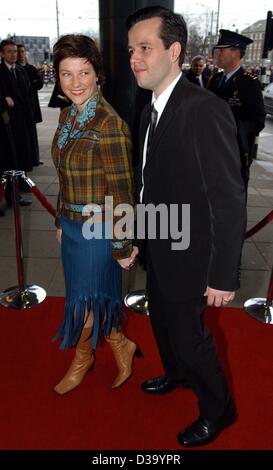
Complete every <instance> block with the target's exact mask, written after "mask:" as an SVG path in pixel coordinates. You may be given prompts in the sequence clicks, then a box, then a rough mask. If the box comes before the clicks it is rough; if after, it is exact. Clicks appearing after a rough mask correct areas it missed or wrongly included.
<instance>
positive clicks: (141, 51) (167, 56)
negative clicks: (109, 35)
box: [128, 17, 181, 96]
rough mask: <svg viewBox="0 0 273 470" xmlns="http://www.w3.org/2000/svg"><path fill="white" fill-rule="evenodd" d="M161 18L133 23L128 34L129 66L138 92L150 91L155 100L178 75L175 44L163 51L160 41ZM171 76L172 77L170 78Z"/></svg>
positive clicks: (177, 45)
mask: <svg viewBox="0 0 273 470" xmlns="http://www.w3.org/2000/svg"><path fill="white" fill-rule="evenodd" d="M160 28H161V18H158V17H155V18H150V19H148V20H143V21H140V22H138V23H136V24H135V25H134V26H133V27H132V28H131V29H130V30H129V33H128V50H129V54H130V64H131V68H132V70H133V73H134V75H135V77H136V80H137V83H138V85H139V86H140V87H141V88H146V89H147V90H152V91H154V92H155V95H156V96H158V95H160V93H162V91H164V90H165V88H167V86H168V85H169V84H170V83H171V82H172V80H173V79H174V77H173V74H174V72H175V71H179V66H178V61H177V51H178V49H179V53H180V50H181V49H180V45H179V43H173V44H172V45H171V47H170V48H169V49H165V47H164V44H163V41H162V39H160V37H159V34H160ZM174 76H175V75H174Z"/></svg>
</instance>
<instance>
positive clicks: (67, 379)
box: [54, 328, 95, 395]
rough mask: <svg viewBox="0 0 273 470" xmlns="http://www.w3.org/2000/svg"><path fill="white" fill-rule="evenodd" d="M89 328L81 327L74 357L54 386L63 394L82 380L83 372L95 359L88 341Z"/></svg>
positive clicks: (84, 372)
mask: <svg viewBox="0 0 273 470" xmlns="http://www.w3.org/2000/svg"><path fill="white" fill-rule="evenodd" d="M90 332H91V328H83V330H82V334H81V337H80V339H79V341H78V344H77V346H76V352H75V357H74V359H73V361H72V362H71V364H70V367H69V369H68V371H67V373H66V374H65V376H64V377H63V378H62V380H61V381H60V382H59V383H58V384H57V385H56V386H55V387H54V390H55V392H57V393H59V394H60V395H64V394H65V393H67V392H70V391H71V390H73V389H74V388H76V387H77V386H78V385H80V383H81V382H82V380H83V378H84V376H85V374H86V373H87V371H88V370H89V369H90V367H91V366H92V364H93V363H94V361H95V358H94V354H93V351H92V346H91V341H90V338H89V336H90Z"/></svg>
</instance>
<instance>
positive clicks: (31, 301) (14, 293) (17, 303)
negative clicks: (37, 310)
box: [0, 286, 46, 310]
mask: <svg viewBox="0 0 273 470" xmlns="http://www.w3.org/2000/svg"><path fill="white" fill-rule="evenodd" d="M45 298H46V291H45V290H44V289H43V288H42V287H39V286H26V287H25V289H24V290H21V289H19V287H18V286H14V287H10V288H9V289H6V290H4V292H1V294H0V304H1V305H3V306H4V307H7V308H18V309H21V310H23V309H26V308H31V307H34V305H38V304H40V303H41V302H43V300H44V299H45Z"/></svg>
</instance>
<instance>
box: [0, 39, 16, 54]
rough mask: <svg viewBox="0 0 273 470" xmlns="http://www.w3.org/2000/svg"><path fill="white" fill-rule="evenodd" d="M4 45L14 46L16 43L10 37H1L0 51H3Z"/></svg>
mask: <svg viewBox="0 0 273 470" xmlns="http://www.w3.org/2000/svg"><path fill="white" fill-rule="evenodd" d="M5 46H16V43H15V42H14V41H13V40H12V39H3V41H1V42H0V51H1V52H3V50H4V47H5Z"/></svg>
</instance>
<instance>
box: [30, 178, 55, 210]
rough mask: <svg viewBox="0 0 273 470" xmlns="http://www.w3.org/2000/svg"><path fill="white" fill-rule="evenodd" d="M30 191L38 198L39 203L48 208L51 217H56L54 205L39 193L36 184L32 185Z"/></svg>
mask: <svg viewBox="0 0 273 470" xmlns="http://www.w3.org/2000/svg"><path fill="white" fill-rule="evenodd" d="M31 191H32V192H33V194H35V196H36V197H37V199H39V201H40V203H41V204H42V205H43V206H44V207H45V208H46V210H48V212H49V213H50V214H51V215H53V217H56V209H55V207H53V206H52V204H50V202H49V201H48V200H47V198H46V197H45V196H44V195H43V193H41V191H40V190H39V189H38V188H37V186H32V188H31Z"/></svg>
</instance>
